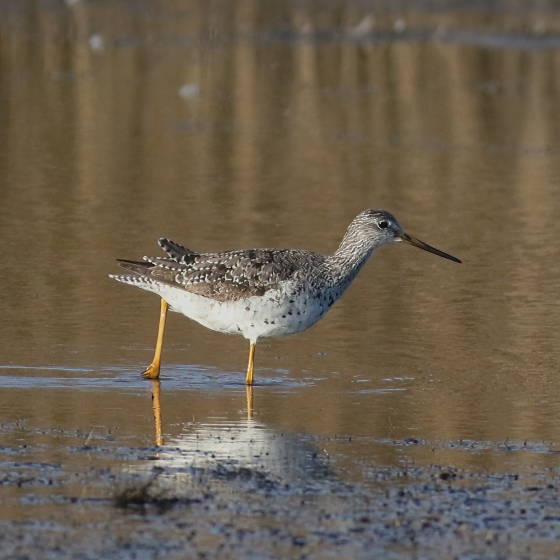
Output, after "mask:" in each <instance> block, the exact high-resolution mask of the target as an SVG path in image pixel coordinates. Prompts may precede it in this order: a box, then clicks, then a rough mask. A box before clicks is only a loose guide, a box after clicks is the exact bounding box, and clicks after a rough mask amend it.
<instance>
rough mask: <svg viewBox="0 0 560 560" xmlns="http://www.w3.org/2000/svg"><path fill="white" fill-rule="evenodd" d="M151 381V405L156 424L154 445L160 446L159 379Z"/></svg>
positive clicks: (161, 434)
mask: <svg viewBox="0 0 560 560" xmlns="http://www.w3.org/2000/svg"><path fill="white" fill-rule="evenodd" d="M152 383H153V386H152V407H153V409H154V421H155V424H156V446H157V447H161V446H162V445H163V433H162V431H161V382H160V380H159V379H154V381H153V382H152Z"/></svg>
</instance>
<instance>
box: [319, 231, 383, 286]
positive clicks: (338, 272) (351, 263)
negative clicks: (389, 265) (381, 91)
mask: <svg viewBox="0 0 560 560" xmlns="http://www.w3.org/2000/svg"><path fill="white" fill-rule="evenodd" d="M372 233H373V232H372V231H371V228H367V227H364V226H363V225H362V224H359V223H356V222H355V221H354V222H352V223H351V224H350V226H349V227H348V230H347V231H346V234H345V235H344V238H343V239H342V241H341V243H340V246H339V247H338V249H337V250H336V251H335V253H334V254H332V255H331V256H329V257H328V258H327V264H328V265H329V266H330V268H331V274H332V276H333V279H334V280H335V283H336V284H338V285H341V284H342V285H346V286H347V285H348V284H350V282H352V280H354V278H355V277H356V275H357V274H358V272H360V270H361V268H362V267H363V266H364V264H365V263H366V261H367V260H368V259H369V257H370V256H371V254H372V253H373V251H374V250H375V249H376V248H377V247H379V246H380V245H382V244H383V242H382V239H381V238H380V237H376V236H375V235H373V234H372Z"/></svg>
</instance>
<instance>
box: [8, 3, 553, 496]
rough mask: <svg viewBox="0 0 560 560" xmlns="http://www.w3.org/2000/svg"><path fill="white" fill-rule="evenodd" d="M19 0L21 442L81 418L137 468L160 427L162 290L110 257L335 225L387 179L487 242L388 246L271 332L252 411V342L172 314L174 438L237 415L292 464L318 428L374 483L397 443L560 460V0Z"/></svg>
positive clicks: (189, 437) (318, 443) (476, 460)
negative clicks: (330, 297) (161, 243)
mask: <svg viewBox="0 0 560 560" xmlns="http://www.w3.org/2000/svg"><path fill="white" fill-rule="evenodd" d="M0 11H1V12H2V14H3V17H2V18H0V29H1V32H2V33H1V37H2V39H1V41H0V60H1V61H2V65H1V70H0V76H1V80H0V145H1V146H2V149H1V150H0V185H1V189H2V194H3V197H2V202H3V204H2V208H3V212H2V215H1V219H0V235H1V237H2V257H3V258H2V263H3V266H2V267H1V268H0V281H1V283H2V286H3V289H2V291H1V292H0V302H1V307H2V311H3V320H2V321H1V322H0V337H1V340H2V345H1V346H0V423H2V426H4V427H5V428H6V429H5V430H4V431H3V432H2V435H1V437H2V442H1V445H2V450H3V451H2V453H4V452H5V453H9V450H10V449H16V448H18V446H19V445H27V446H29V447H30V448H34V446H35V445H39V447H41V446H43V447H41V449H43V451H41V452H40V453H39V452H37V453H38V455H37V456H38V457H39V459H40V460H47V459H48V457H50V456H56V455H57V453H60V454H62V455H64V454H65V453H66V451H65V449H66V448H67V447H68V446H69V445H70V446H71V445H73V444H70V443H68V442H67V440H66V439H65V438H62V440H61V441H60V445H61V446H62V447H61V449H60V450H58V451H57V447H56V445H57V444H56V438H54V439H52V440H49V442H48V444H43V443H42V441H43V434H44V433H47V434H53V433H55V432H56V431H57V430H60V431H61V433H72V434H78V435H77V436H76V437H79V438H81V439H80V442H81V443H80V445H82V444H83V441H84V439H86V438H88V437H91V438H95V437H100V438H103V441H105V438H109V439H108V440H107V441H108V443H107V445H108V446H109V448H110V449H111V450H110V452H107V453H108V454H107V456H106V461H107V465H109V467H108V468H115V469H117V470H118V471H119V472H121V471H122V472H129V471H130V472H132V471H134V469H135V468H136V466H135V459H134V457H135V455H134V453H135V451H134V450H136V449H151V448H152V446H153V445H154V441H155V440H154V437H155V428H154V425H153V413H152V402H151V391H152V385H151V383H149V382H147V381H143V380H142V379H141V378H140V377H139V374H140V372H141V371H142V370H143V369H144V367H145V366H146V365H147V364H148V363H149V362H150V360H151V358H152V353H153V348H154V344H155V336H156V330H157V318H158V309H159V303H158V299H157V297H155V296H154V295H151V294H148V293H144V292H141V291H140V290H136V289H133V288H132V287H129V286H123V285H119V284H117V283H116V282H114V281H111V280H109V279H108V278H107V274H108V273H115V272H116V271H117V270H118V269H117V267H116V265H115V259H117V258H126V259H138V258H140V257H141V256H142V255H145V254H149V255H157V254H159V248H158V247H157V243H156V241H157V239H158V238H159V237H162V236H166V237H169V238H171V239H173V240H175V241H177V242H179V243H181V244H184V245H186V246H187V247H189V248H192V249H194V250H197V251H201V252H203V251H220V250H226V249H236V248H249V247H293V248H304V249H311V250H315V251H319V252H332V251H334V250H335V249H336V247H337V245H338V243H339V242H340V239H341V238H342V235H343V234H344V231H345V228H346V227H347V225H348V223H349V222H350V221H351V219H352V218H353V217H354V216H355V215H356V214H357V213H358V212H360V211H361V210H363V209H365V208H368V207H377V208H385V209H387V210H389V211H391V212H392V213H394V214H395V215H396V216H397V218H398V219H399V221H400V223H401V225H402V226H403V227H404V229H405V230H406V231H407V232H408V233H410V234H411V235H413V236H415V237H418V238H420V239H422V240H423V241H425V242H427V243H429V244H430V245H433V246H435V247H437V248H439V249H441V250H443V251H446V252H449V253H451V254H453V255H455V256H457V257H459V258H460V259H461V260H462V261H463V264H462V265H456V264H454V263H451V262H449V261H445V260H443V259H440V258H437V257H435V256H434V255H430V254H428V253H425V252H423V251H418V250H416V249H414V248H412V247H409V246H405V245H404V244H400V245H398V246H395V247H391V248H385V249H382V250H380V251H379V252H378V253H376V254H375V255H374V256H373V257H372V259H371V261H370V262H369V263H368V264H367V265H366V266H365V267H364V269H363V271H362V272H361V273H360V275H359V277H358V278H357V280H356V281H355V283H354V284H353V285H352V286H351V288H350V289H349V290H348V292H347V293H346V294H345V295H344V297H343V298H342V300H341V301H340V302H338V303H337V304H336V306H335V307H334V308H333V309H332V311H331V312H330V313H329V314H328V315H327V316H326V317H325V318H324V319H323V320H322V321H321V322H320V323H319V324H318V325H316V326H315V327H313V328H312V329H310V330H308V331H306V332H305V333H302V334H300V335H296V336H293V337H288V338H285V339H274V340H265V341H262V342H260V343H259V345H258V346H257V352H256V372H255V375H256V381H257V384H256V386H255V388H254V392H253V410H252V418H251V419H248V410H247V397H246V391H245V387H244V385H243V383H244V375H245V374H244V371H245V367H246V360H247V354H248V344H247V342H246V341H245V340H243V339H242V338H237V337H227V336H224V335H221V334H217V333H214V332H211V331H208V330H206V329H204V328H202V327H200V326H199V325H197V324H195V323H193V322H190V321H189V320H187V319H185V318H184V317H181V316H177V315H173V314H172V315H171V316H170V318H169V321H168V327H167V331H166V340H165V347H164V366H163V371H162V389H161V405H162V430H163V438H164V440H165V447H164V450H163V451H162V452H161V453H163V455H161V454H160V455H158V457H159V459H160V460H161V461H162V464H164V462H165V461H171V462H172V461H174V460H180V461H183V463H185V462H187V463H188V461H190V460H192V457H191V455H189V453H190V451H186V450H189V449H191V448H192V445H193V442H194V441H195V440H196V441H201V440H204V441H206V444H207V445H208V446H210V447H211V446H212V445H213V444H214V443H216V442H215V439H214V435H215V433H214V431H213V430H215V427H216V426H220V428H219V429H220V430H225V431H226V432H227V431H228V430H230V431H231V430H233V431H234V432H235V438H236V440H235V442H236V443H235V446H234V451H232V453H233V459H234V460H235V461H238V463H236V465H237V467H239V468H241V467H242V466H243V465H245V463H244V462H243V461H245V459H246V457H247V453H250V451H248V449H251V445H252V444H251V440H252V439H253V438H254V434H255V433H258V434H259V435H260V436H263V438H264V439H261V440H259V441H260V442H261V443H260V445H261V446H263V449H264V448H266V450H267V451H264V453H268V454H269V455H268V456H267V463H266V465H268V466H267V467H266V468H267V469H272V470H274V469H275V468H280V469H282V468H283V465H284V463H285V461H286V460H287V459H286V458H287V457H292V458H293V461H294V462H295V463H296V464H297V465H298V468H300V469H303V470H302V471H298V472H303V473H306V472H308V471H307V470H306V469H307V468H308V467H309V468H310V469H311V470H312V468H315V467H314V466H313V464H314V463H313V462H314V460H315V459H313V460H311V463H312V465H311V466H310V465H309V464H308V463H307V462H308V461H309V456H311V457H313V455H316V456H317V458H318V459H317V460H320V461H326V462H327V463H328V469H329V472H332V473H334V474H335V475H336V477H339V478H340V479H341V480H343V481H352V482H355V483H359V484H366V485H372V484H373V485H374V486H375V484H377V482H378V473H379V469H380V468H385V467H386V468H388V469H391V468H401V467H402V466H403V465H405V466H406V465H411V464H414V465H417V466H419V468H420V467H425V468H428V467H429V466H430V465H432V464H440V465H446V466H452V467H456V468H461V469H471V470H474V471H476V472H479V471H481V472H489V471H492V472H494V471H495V472H502V473H505V472H532V471H531V469H535V468H536V469H546V468H549V467H552V466H554V465H555V464H556V462H557V458H558V455H557V451H558V450H560V441H558V433H559V430H560V377H559V376H558V367H559V355H558V344H557V341H558V338H559V335H560V313H559V311H560V307H559V303H558V297H557V292H558V278H559V273H560V270H559V266H560V265H559V264H558V263H560V259H559V256H560V255H559V251H560V249H559V247H560V246H559V245H558V243H557V239H558V238H559V236H560V222H559V221H558V219H557V216H558V214H559V210H560V190H559V187H558V176H559V171H560V164H559V161H560V160H559V158H558V155H559V154H560V140H559V139H560V136H559V135H558V130H559V129H560V103H559V101H560V82H559V80H558V75H560V74H559V73H558V69H559V65H560V51H559V50H558V48H559V45H560V40H559V37H560V12H559V11H558V9H557V7H556V5H555V4H553V3H551V4H539V5H538V6H535V7H532V8H530V7H524V8H522V7H520V6H517V7H516V8H515V9H514V8H513V7H509V8H507V9H506V8H505V7H504V6H503V5H501V4H500V5H499V6H498V5H497V4H496V5H494V4H493V3H490V4H488V5H485V6H484V7H481V6H478V7H468V6H466V5H465V6H462V5H461V6H458V5H455V4H449V5H448V4H446V3H438V4H437V6H435V5H432V4H429V3H409V4H406V5H405V4H402V5H401V4H399V6H395V5H393V4H392V3H391V2H381V3H368V2H332V3H322V2H305V1H294V2H288V3H284V2H266V3H259V2H252V1H248V0H247V1H240V2H212V3H193V2H184V3H177V4H175V3H168V2H157V1H148V0H146V1H140V0H139V1H118V2H88V1H79V0H78V1H70V0H68V1H67V2H65V3H64V2H54V1H53V2H46V3H40V4H37V3H34V2H18V3H3V4H1V5H0ZM255 430H256V432H255ZM22 434H25V435H24V436H23V435H22ZM280 434H282V435H280ZM53 437H54V436H53ZM193 438H194V439H193ZM267 438H268V439H267ZM280 438H282V440H281V441H282V443H281V445H279V444H277V443H274V444H272V443H270V441H269V440H273V441H275V442H278V441H280ZM206 444H205V445H206ZM86 447H87V446H86ZM63 448H64V449H63ZM117 448H118V449H121V448H126V449H127V450H128V451H127V452H126V453H124V455H122V456H121V455H119V453H118V452H117V451H115V449H117ZM18 449H19V448H18ZM173 449H176V450H178V451H173ZM209 449H210V448H207V449H206V451H208V452H209ZM152 452H153V450H150V451H147V453H152ZM166 453H167V454H168V455H165V454H166ZM211 454H212V453H210V455H211ZM215 454H216V453H215V452H214V455H215ZM78 455H79V456H80V457H82V454H78ZM218 456H219V457H220V456H221V455H219V454H218ZM69 457H70V458H67V459H65V461H66V460H67V461H69V464H72V461H73V460H74V459H75V457H74V455H73V454H72V453H71V454H70V455H69ZM166 457H167V458H166ZM243 457H245V459H243ZM183 463H181V464H183ZM165 464H166V465H168V464H170V463H165ZM274 465H276V466H274ZM284 466H285V465H284ZM249 467H250V468H253V466H251V465H249ZM249 467H247V468H249ZM80 468H81V467H80V466H79V464H78V463H76V469H77V470H80ZM208 468H210V467H208ZM243 468H245V467H243ZM321 468H322V467H321ZM131 469H132V471H131ZM282 473H283V474H282V475H281V476H287V475H285V472H284V471H282ZM372 473H373V474H372ZM278 476H280V475H278ZM301 476H306V475H304V474H302V475H301Z"/></svg>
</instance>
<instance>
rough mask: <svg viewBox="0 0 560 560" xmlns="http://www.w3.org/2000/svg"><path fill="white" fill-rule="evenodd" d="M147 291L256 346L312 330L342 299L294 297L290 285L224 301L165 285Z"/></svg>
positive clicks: (211, 327) (213, 328) (208, 324)
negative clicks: (262, 293) (264, 293)
mask: <svg viewBox="0 0 560 560" xmlns="http://www.w3.org/2000/svg"><path fill="white" fill-rule="evenodd" d="M145 289H148V290H149V291H153V292H155V293H157V294H159V295H160V296H161V297H162V298H163V299H165V300H166V301H167V303H169V305H170V306H171V308H172V310H173V311H177V312H179V313H182V314H183V315H186V316H187V317H189V318H190V319H193V320H194V321H197V322H198V323H200V324H201V325H204V326H205V327H207V328H209V329H212V330H213V331H218V332H223V333H227V334H240V335H241V336H243V337H245V338H247V339H248V340H250V341H251V342H252V343H255V342H256V341H257V339H259V338H263V337H272V336H283V335H287V334H292V333H297V332H301V331H303V330H305V329H307V328H309V327H311V326H312V325H314V324H315V323H316V322H317V321H318V320H319V319H320V318H321V317H322V316H323V315H324V314H325V313H326V312H327V311H328V309H329V308H330V307H331V305H332V303H334V301H336V299H338V298H333V297H331V298H327V297H322V298H313V297H309V296H308V295H303V294H298V295H293V293H292V291H291V290H290V286H289V285H288V286H284V288H283V289H282V288H281V289H278V290H270V291H269V292H267V293H266V295H265V296H253V297H249V298H246V299H242V300H237V301H224V302H220V301H215V300H212V299H210V298H207V297H204V296H199V295H196V294H192V293H190V292H186V291H185V290H181V289H178V288H174V287H172V286H167V285H162V284H152V285H146V286H145ZM337 295H340V294H337Z"/></svg>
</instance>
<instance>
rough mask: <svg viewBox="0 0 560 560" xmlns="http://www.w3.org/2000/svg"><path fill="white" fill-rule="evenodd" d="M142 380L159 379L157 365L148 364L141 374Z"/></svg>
mask: <svg viewBox="0 0 560 560" xmlns="http://www.w3.org/2000/svg"><path fill="white" fill-rule="evenodd" d="M142 377H143V378H144V379H159V364H158V365H156V364H153V363H152V364H150V365H149V366H148V367H147V368H146V370H145V371H143V372H142Z"/></svg>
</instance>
